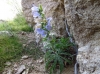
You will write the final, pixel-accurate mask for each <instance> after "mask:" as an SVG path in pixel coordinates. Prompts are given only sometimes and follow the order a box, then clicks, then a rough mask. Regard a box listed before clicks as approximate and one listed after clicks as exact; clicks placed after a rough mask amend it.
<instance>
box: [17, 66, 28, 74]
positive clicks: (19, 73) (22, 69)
mask: <svg viewBox="0 0 100 74" xmlns="http://www.w3.org/2000/svg"><path fill="white" fill-rule="evenodd" d="M25 69H26V68H25V65H21V66H20V67H19V69H18V71H17V73H16V74H22V72H23V71H24V70H25Z"/></svg>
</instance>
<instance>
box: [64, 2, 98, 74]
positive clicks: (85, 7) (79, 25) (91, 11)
mask: <svg viewBox="0 0 100 74" xmlns="http://www.w3.org/2000/svg"><path fill="white" fill-rule="evenodd" d="M64 3H65V16H66V19H67V23H68V25H69V27H70V32H71V34H73V36H74V38H75V42H76V43H77V44H78V45H79V49H78V51H79V52H78V56H77V60H78V63H79V66H80V67H79V68H80V73H81V74H99V73H100V72H99V71H100V1H98V0H65V2H64Z"/></svg>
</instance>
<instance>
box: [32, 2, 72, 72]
mask: <svg viewBox="0 0 100 74" xmlns="http://www.w3.org/2000/svg"><path fill="white" fill-rule="evenodd" d="M31 9H32V14H33V17H34V21H35V23H36V25H35V33H36V34H38V35H40V36H41V38H42V39H43V40H46V41H47V42H48V44H47V45H46V46H45V47H44V48H46V49H47V51H46V52H45V68H46V70H48V71H49V73H50V74H53V73H55V71H56V69H57V68H58V69H59V70H60V73H61V72H62V71H63V69H64V66H65V63H67V64H70V63H71V61H72V57H71V54H70V51H69V47H70V46H72V45H73V44H72V43H70V41H69V38H64V37H62V38H56V36H54V35H53V36H50V31H51V30H52V26H51V21H52V18H51V17H49V18H45V15H44V13H43V9H42V6H41V5H40V6H39V7H37V6H35V5H34V4H33V7H32V8H31Z"/></svg>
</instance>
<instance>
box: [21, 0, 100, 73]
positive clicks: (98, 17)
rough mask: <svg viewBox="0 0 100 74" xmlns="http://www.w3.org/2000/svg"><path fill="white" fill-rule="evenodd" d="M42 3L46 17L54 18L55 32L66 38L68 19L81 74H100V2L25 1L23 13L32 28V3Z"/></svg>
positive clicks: (65, 0)
mask: <svg viewBox="0 0 100 74" xmlns="http://www.w3.org/2000/svg"><path fill="white" fill-rule="evenodd" d="M33 3H34V4H35V5H37V6H38V5H39V4H41V5H42V6H43V8H44V13H45V14H46V17H53V21H52V23H53V26H54V31H55V32H56V33H57V34H58V35H63V36H65V35H66V29H65V20H67V24H68V26H69V29H70V33H71V34H72V35H73V37H74V39H75V42H76V43H77V44H78V46H79V49H78V56H77V60H78V63H79V71H80V73H81V74H99V73H100V1H99V0H22V7H23V12H24V14H25V16H26V19H27V21H28V22H29V24H30V25H33V26H34V25H35V23H34V19H33V17H32V12H31V7H32V4H33Z"/></svg>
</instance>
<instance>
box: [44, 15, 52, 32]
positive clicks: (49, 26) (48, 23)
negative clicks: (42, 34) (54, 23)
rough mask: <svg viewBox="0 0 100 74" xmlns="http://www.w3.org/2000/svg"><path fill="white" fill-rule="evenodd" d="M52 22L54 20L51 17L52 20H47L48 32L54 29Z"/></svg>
mask: <svg viewBox="0 0 100 74" xmlns="http://www.w3.org/2000/svg"><path fill="white" fill-rule="evenodd" d="M51 20H52V18H51V17H50V18H47V25H46V27H45V28H46V29H47V30H48V31H50V30H51V29H52V27H51V24H50V23H51Z"/></svg>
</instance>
